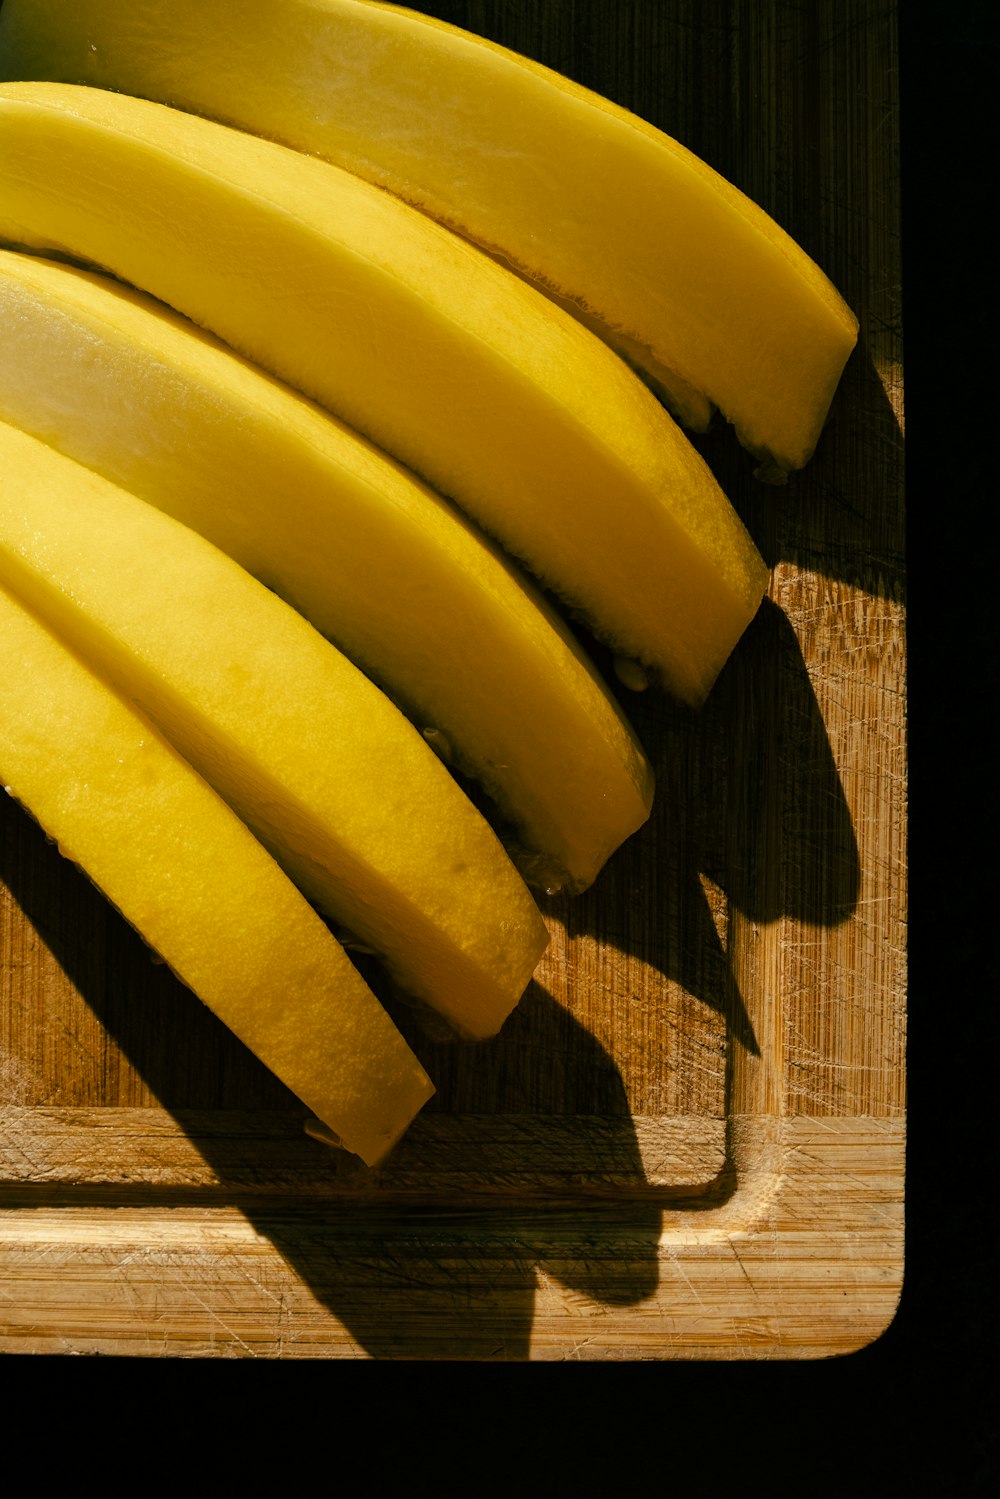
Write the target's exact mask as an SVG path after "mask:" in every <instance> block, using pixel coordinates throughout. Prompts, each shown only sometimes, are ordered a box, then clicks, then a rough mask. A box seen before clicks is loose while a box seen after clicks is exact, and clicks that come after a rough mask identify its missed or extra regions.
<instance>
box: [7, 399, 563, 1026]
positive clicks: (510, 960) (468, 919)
mask: <svg viewBox="0 0 1000 1499" xmlns="http://www.w3.org/2000/svg"><path fill="white" fill-rule="evenodd" d="M0 584H2V585H3V586H5V587H8V588H9V589H11V590H12V591H14V592H15V593H16V594H17V595H18V596H19V597H20V598H21V599H22V600H23V601H24V603H25V604H26V605H27V606H28V607H30V608H31V609H33V610H34V611H35V613H37V614H38V615H39V617H41V618H42V619H43V620H44V621H45V622H46V623H47V624H48V625H49V626H50V627H51V628H53V629H54V630H56V631H57V632H58V633H59V634H60V635H61V636H62V637H63V638H65V639H66V641H67V643H68V644H70V645H71V646H72V648H73V649H74V650H76V651H77V652H78V653H79V655H80V656H81V657H82V659H84V660H85V661H87V662H88V664H90V665H91V666H92V667H93V668H94V669H96V670H98V671H100V672H101V673H102V674H103V675H105V676H106V677H107V678H108V679H109V680H110V681H111V683H112V684H113V685H114V686H115V687H116V689H117V690H118V691H120V692H122V693H124V694H125V695H126V696H127V697H128V698H129V699H130V700H131V701H133V702H134V703H135V704H136V706H137V707H138V708H139V709H140V711H142V712H143V713H144V714H145V715H146V716H147V717H149V718H151V719H152V720H153V721H154V722H155V723H156V724H157V725H158V727H159V728H160V729H161V731H162V732H163V733H164V734H165V735H166V736H167V738H169V739H170V741H171V742H172V743H173V744H174V746H175V747H176V748H177V749H178V751H179V752H180V753H181V754H182V755H183V756H184V757H185V759H187V760H188V761H189V762H190V763H191V764H192V765H193V766H194V768H195V769H196V770H197V771H198V772H199V773H200V774H202V775H204V777H205V779H206V780H208V781H209V783H210V784H211V785H212V786H214V787H215V789H216V790H217V791H218V792H219V793H220V794H221V795H222V796H223V797H224V798H225V800H226V801H227V802H228V803H229V804H230V806H232V807H233V809H234V810H235V811H236V812H237V813H238V814H239V816H240V817H241V818H242V819H243V820H244V821H245V822H246V823H247V824H248V825H249V826H250V828H251V829H252V830H253V832H254V833H256V835H257V836H258V837H259V839H260V840H261V842H262V843H263V844H264V845H265V847H266V848H268V849H269V851H271V852H272V853H273V854H274V856H275V857H276V858H277V859H278V861H279V863H281V864H282V865H283V867H284V868H285V870H286V872H287V873H289V874H290V875H291V876H292V878H293V879H294V880H295V882H296V884H298V885H299V887H300V889H301V890H302V891H303V892H304V893H305V894H306V895H307V896H308V897H309V899H310V900H312V901H313V902H314V903H315V904H316V905H318V906H319V907H320V908H321V909H322V910H323V911H324V912H325V913H326V914H327V915H329V916H330V917H331V918H332V919H333V920H334V921H335V922H337V923H339V924H340V925H341V926H342V927H343V928H344V929H345V930H346V931H347V932H349V933H351V934H352V935H353V937H354V938H355V939H357V940H358V941H359V942H360V943H362V944H364V945H366V946H367V947H369V948H371V949H372V950H373V951H374V952H375V953H376V954H378V956H379V957H380V958H381V959H382V961H383V963H384V964H385V966H386V968H387V970H388V971H389V973H390V974H392V975H393V976H394V978H395V979H396V980H397V982H398V983H399V984H400V986H401V987H402V988H403V989H404V990H406V991H407V992H408V993H411V994H413V995H415V996H417V997H418V998H419V999H422V1000H424V1001H425V1002H426V1003H427V1004H429V1005H431V1006H433V1007H434V1008H435V1009H437V1010H439V1011H440V1012H441V1013H442V1014H444V1015H445V1016H446V1017H447V1018H448V1019H449V1020H450V1021H451V1022H452V1023H453V1024H454V1025H456V1026H457V1027H458V1028H459V1029H460V1030H462V1031H463V1032H465V1033H467V1034H469V1035H471V1036H477V1037H478V1036H488V1035H492V1034H494V1033H495V1032H496V1031H497V1030H498V1029H499V1027H500V1025H501V1024H502V1023H503V1020H504V1019H505V1018H506V1016H507V1015H508V1014H509V1012H510V1011H511V1010H512V1009H513V1007H514V1005H515V1004H516V1003H517V1001H518V999H519V998H520V996H521V994H522V993H523V991H524V989H525V988H526V986H527V984H528V982H529V980H530V978H531V974H532V972H533V970H534V968H535V965H536V963H537V962H538V959H539V957H540V956H541V953H542V951H543V950H544V948H545V946H546V943H547V937H548V934H547V932H546V929H545V925H544V923H543V921H542V919H541V916H540V915H539V912H538V910H537V908H536V907H535V905H534V902H533V901H532V899H531V897H530V895H529V894H528V891H527V890H526V888H525V886H524V885H523V883H522V881H521V880H520V879H519V877H518V875H517V874H516V872H515V870H514V869H513V867H512V865H511V864H510V862H509V860H508V859H507V858H506V856H505V854H504V852H503V850H502V848H501V847H500V845H499V843H498V842H497V840H496V838H495V836H494V834H493V833H492V831H491V830H490V828H489V827H488V826H487V824H486V823H485V821H484V820H483V819H482V817H481V816H480V815H479V813H478V812H476V811H475V809H474V808H473V806H472V804H471V802H469V800H468V799H467V798H466V797H465V796H464V794H463V793H462V792H461V791H460V790H459V789H458V787H457V786H456V784H455V782H454V781H453V780H452V779H451V777H450V776H449V774H448V772H447V771H446V770H445V769H444V767H443V766H442V765H441V763H440V762H439V761H438V759H437V758H436V756H435V755H434V753H433V751H432V750H431V749H430V748H429V747H428V746H427V744H426V743H425V742H424V741H423V739H422V738H421V736H420V735H419V734H418V733H417V732H416V730H415V729H414V728H412V726H411V725H410V724H408V723H407V721H406V720H405V719H404V718H403V716H402V715H401V714H400V713H399V711H398V710H397V709H396V708H395V707H394V706H393V705H392V704H391V703H390V702H389V701H388V699H387V698H386V697H384V696H383V694H382V693H381V692H379V691H378V690H377V689H376V688H375V687H374V686H373V685H372V684H371V683H370V682H369V681H368V680H367V678H366V677H364V676H363V675H362V674H361V672H360V671H358V670H357V668H355V667H354V666H352V665H351V664H350V662H348V661H347V660H346V658H345V657H343V656H342V655H341V654H340V653H339V652H338V651H337V650H335V649H334V647H333V646H331V645H329V644H328V643H327V642H326V641H325V640H323V639H322V637H321V636H320V635H318V634H317V632H316V631H315V630H314V629H313V628H312V627H311V626H310V625H308V624H307V623H306V622H305V620H303V619H302V618H301V616H300V615H298V614H297V613H295V611H294V610H292V609H290V608H289V607H288V606H287V605H285V604H284V603H282V602H281V601H280V600H279V599H278V598H276V597H275V595H274V594H272V593H270V592H269V591H268V590H267V589H266V588H264V587H262V585H261V584H259V583H257V582H256V581H255V580H254V579H253V578H251V577H250V575H249V574H248V573H246V572H245V571H244V570H243V569H242V568H240V567H239V566H238V565H237V564H236V563H234V562H232V561H231V560H230V559H229V558H228V557H226V556H224V555H223V554H222V553H221V552H219V551H218V550H217V549H216V548H215V547H213V546H211V545H210V544H209V543H208V542H206V541H205V540H204V539H203V538H202V537H200V536H197V535H196V534H195V533H194V532H193V531H191V530H189V529H188V528H187V527H185V526H182V525H180V524H179V523H178V522H177V521H174V520H172V519H171V518H170V517H168V516H166V515H164V514H162V513H161V512H160V511H158V510H156V509H154V508H153V507H152V506H150V505H147V504H145V503H144V502H142V501H140V500H137V499H135V498H134V497H133V496H132V495H129V494H127V493H126V492H125V491H124V490H121V489H118V488H117V487H116V486H113V485H111V484H109V483H108V482H107V481H106V480H104V479H102V478H100V477H99V476H97V475H96V474H94V473H92V472H91V471H90V470H89V469H86V468H83V467H82V466H81V465H79V464H77V463H74V462H72V461H71V460H70V459H68V458H65V457H63V456H62V455H61V454H59V453H57V452H55V451H54V450H53V449H52V448H50V447H47V446H46V445H45V444H43V443H41V442H39V441H37V440H36V439H35V438H33V437H30V436H28V435H27V434H25V433H23V432H20V431H17V430H16V429H14V428H13V427H10V426H7V425H5V424H0Z"/></svg>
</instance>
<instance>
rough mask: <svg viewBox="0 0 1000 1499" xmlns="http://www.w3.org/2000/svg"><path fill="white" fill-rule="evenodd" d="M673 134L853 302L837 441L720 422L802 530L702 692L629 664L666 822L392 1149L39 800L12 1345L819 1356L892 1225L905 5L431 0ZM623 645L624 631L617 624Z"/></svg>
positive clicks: (410, 1026)
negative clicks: (217, 1013) (372, 1167)
mask: <svg viewBox="0 0 1000 1499" xmlns="http://www.w3.org/2000/svg"><path fill="white" fill-rule="evenodd" d="M414 8H415V9H418V10H424V11H427V12H428V13H431V14H434V15H437V16H440V17H442V18H444V19H446V20H449V21H453V22H456V23H457V24H459V25H462V26H465V27H467V28H469V29H470V30H473V31H476V32H479V33H481V34H482V35H484V36H487V37H490V38H492V39H494V40H496V41H499V42H501V43H503V44H505V45H507V46H510V47H513V48H515V49H517V50H518V51H521V52H524V53H526V54H527V55H529V56H531V57H534V58H537V59H538V60H540V61H541V62H544V63H546V64H548V65H549V66H552V67H554V68H557V69H558V70H560V71H562V72H564V73H566V74H568V75H569V76H570V77H572V78H575V79H577V80H578V81H580V82H581V83H583V84H585V85H587V86H588V87H591V88H593V89H596V90H597V91H599V92H601V93H603V94H606V95H607V96H609V97H610V98H612V99H615V100H616V101H618V102H619V103H621V104H623V105H625V106H626V107H628V108H630V109H632V110H634V111H635V112H636V113H637V114H639V115H641V116H642V117H644V118H645V119H647V120H650V121H651V122H652V123H653V124H655V125H658V126H660V127H661V128H663V129H664V130H666V131H667V132H668V133H670V134H672V135H674V136H676V137H678V138H679V139H680V140H681V141H683V142H684V144H686V145H687V146H689V147H691V148H692V149H693V150H694V151H696V152H697V153H698V154H699V155H701V156H703V157H704V158H705V159H706V160H707V161H708V162H709V163H710V164H711V165H713V166H714V167H716V168H717V169H718V170H719V171H720V172H722V174H723V175H724V176H726V177H727V178H729V179H730V180H731V181H732V182H734V183H736V185H737V186H739V187H740V188H742V189H743V190H744V191H745V192H747V193H748V194H749V195H750V196H751V197H752V198H754V199H755V200H756V201H757V202H758V203H760V204H761V205H762V207H764V208H765V209H766V210H767V211H768V212H769V213H771V214H772V215H773V216H774V217H775V218H776V219H777V220H778V222H779V223H780V224H782V225H783V226H784V227H785V228H786V229H787V230H789V232H790V233H791V234H792V235H793V236H794V237H795V238H796V239H797V240H799V242H800V243H801V244H802V245H803V246H804V248H805V249H806V250H807V251H808V252H809V253H810V254H811V255H812V256H813V258H814V259H816V260H817V261H818V263H819V264H820V265H821V266H822V267H823V269H824V270H825V271H826V272H827V273H828V274H829V275H830V277H831V279H832V280H833V281H834V282H835V284H836V285H837V286H838V287H839V289H840V290H841V291H842V292H843V294H844V296H845V297H846V299H847V301H848V302H849V303H850V305H851V306H852V307H853V309H854V310H855V311H856V312H857V314H858V315H859V317H860V320H861V336H860V340H859V345H858V348H857V350H856V352H855V355H854V356H853V358H852V360H851V363H850V364H849V366H848V369H847V371H846V373H845V376H844V379H843V382H842V385H841V388H840V390H839V392H838V395H837V398H836V401H835V404H834V409H833V412H832V414H831V419H830V422H829V425H828V427H827V430H826V431H825V433H824V435H823V437H822V439H821V442H820V445H819V449H818V451H817V453H816V456H815V458H814V459H813V461H812V462H811V464H810V465H809V467H808V469H807V470H806V471H805V472H804V473H803V474H801V475H798V476H796V477H794V478H793V479H792V481H791V482H790V483H789V484H788V485H787V486H785V487H784V488H773V487H766V486H762V485H760V484H759V483H757V482H756V481H755V480H754V479H753V477H752V468H753V465H752V462H751V461H750V460H749V459H748V457H747V455H746V454H745V453H743V452H742V451H741V450H740V449H739V448H738V446H737V445H736V443H735V441H734V439H733V436H732V433H731V432H730V431H729V430H727V429H725V428H722V429H718V430H716V429H713V431H711V432H710V433H709V434H708V435H707V436H706V437H704V438H699V439H698V440H697V441H698V446H699V448H700V449H701V451H702V452H703V453H704V455H705V457H706V458H707V460H708V461H709V463H710V464H711V465H712V467H713V469H714V470H715V472H716V474H717V475H718V477H719V479H720V482H721V483H722V485H723V487H724V488H725V490H726V491H727V493H728V494H729V496H730V498H731V499H732V501H733V503H734V504H735V506H736V507H737V509H738V510H739V512H740V514H741V515H742V516H743V518H744V519H745V521H746V523H747V525H748V526H749V528H750V530H751V532H752V534H753V536H754V538H755V540H756V541H757V544H758V546H759V547H760V549H761V551H762V553H763V554H764V556H765V558H766V560H767V562H768V563H769V565H770V567H771V569H772V573H771V584H770V588H769V592H768V596H767V598H766V600H765V602H764V604H763V606H762V608H761V610H760V613H759V615H758V617H757V619H756V620H755V622H754V623H753V625H752V626H751V628H750V630H749V631H748V633H747V635H746V636H745V638H744V639H743V641H742V642H741V643H740V645H739V647H738V649H737V651H736V652H735V654H734V656H733V658H732V660H731V661H730V663H729V664H728V666H727V667H726V669H725V671H724V673H723V675H722V677H721V679H720V681H719V683H718V685H717V687H716V689H715V691H714V692H713V694H712V696H711V698H710V699H709V702H708V704H707V705H706V707H705V709H704V710H703V711H702V713H701V714H699V715H697V716H696V715H693V714H691V713H690V712H688V711H686V710H682V709H679V708H678V707H677V706H675V705H673V704H671V703H670V702H668V701H667V700H666V699H665V698H664V697H663V696H660V695H657V694H653V693H647V694H644V695H642V696H641V697H635V698H631V697H630V698H629V701H628V704H627V707H628V709H629V711H630V714H631V716H632V717H633V721H634V722H635V724H636V727H637V729H638V731H639V733H640V736H641V737H642V739H643V741H644V743H645V745H646V747H647V750H648V751H649V753H650V756H651V758H652V760H653V762H654V765H655V768H656V772H657V777H658V795H657V802H656V808H655V810H654V815H653V817H652V819H651V821H650V823H649V825H648V826H647V827H646V828H645V829H644V830H643V831H642V832H641V833H640V834H639V835H637V836H636V837H635V838H633V839H632V840H631V841H630V843H629V844H628V845H627V846H626V847H625V848H624V849H623V850H622V851H621V852H620V853H619V854H618V855H617V856H616V857H615V858H614V859H613V861H612V862H611V864H610V865H609V866H608V868H607V869H606V870H605V872H604V873H603V875H602V876H601V877H600V879H599V880H598V882H597V884H596V885H595V887H594V888H593V889H592V890H591V891H589V892H588V893H587V894H585V895H584V896H581V897H578V898H576V899H575V900H567V899H555V900H551V901H549V902H547V903H546V905H545V907H544V911H545V915H546V918H547V920H548V922H549V926H550V930H551V933H552V942H551V947H550V950H549V952H548V954H547V955H546V957H545V959H544V961H543V963H542V965H541V966H540V968H539V970H538V972H537V975H536V979H535V982H534V983H533V984H532V986H531V988H530V990H529V991H528V993H527V995H526V996H525V998H524V1000H523V1001H522V1003H521V1005H520V1007H519V1009H518V1010H517V1012H516V1013H515V1015H514V1016H513V1017H512V1018H511V1020H510V1021H509V1022H508V1024H507V1026H506V1027H505V1029H504V1031H503V1033H502V1034H501V1036H500V1037H499V1038H497V1040H496V1041H494V1042H490V1043H488V1044H485V1045H479V1046H468V1045H462V1044H459V1043H454V1042H447V1041H444V1040H438V1039H434V1038H431V1037H428V1036H426V1035H425V1034H424V1033H423V1032H422V1030H421V1029H420V1027H419V1025H418V1024H417V1022H416V1020H415V1018H413V1017H411V1016H410V1015H408V1014H407V1013H406V1012H405V1011H404V1010H398V1014H399V1018H400V1023H401V1025H402V1026H403V1028H404V1029H405V1030H406V1033H407V1035H408V1037H409V1038H410V1039H411V1042H412V1044H413V1045H414V1046H415V1048H416V1049H417V1050H418V1052H419V1054H420V1056H421V1058H422V1060H423V1061H424V1062H425V1065H426V1066H427V1067H428V1069H429V1070H430V1072H431V1073H432V1075H433V1076H434V1077H435V1079H436V1081H437V1083H438V1087H439V1092H438V1095H437V1097H436V1098H435V1099H434V1100H433V1101H432V1104H431V1105H430V1106H429V1108H428V1110H427V1111H426V1113H425V1114H424V1115H423V1116H422V1117H421V1118H420V1119H419V1120H418V1121H417V1123H416V1124H415V1125H414V1127H413V1129H412V1131H411V1133H410V1135H409V1137H408V1138H407V1140H406V1141H404V1143H403V1145H402V1146H401V1147H400V1149H399V1151H398V1152H397V1153H396V1155H394V1157H393V1158H392V1159H391V1160H390V1162H389V1163H388V1164H387V1165H386V1167H385V1168H384V1169H383V1170H382V1171H381V1172H378V1173H371V1172H368V1171H366V1170H365V1169H364V1168H363V1167H361V1166H360V1164H358V1163H356V1162H353V1161H352V1160H350V1159H348V1158H346V1157H344V1156H342V1155H339V1154H337V1153H336V1152H333V1151H330V1150H329V1149H327V1148H326V1147H325V1146H323V1145H321V1144H318V1143H316V1142H315V1141H313V1140H311V1139H309V1138H308V1137H307V1136H306V1135H305V1134H304V1132H303V1113H302V1109H301V1107H300V1106H299V1105H298V1104H297V1102H296V1100H295V1099H294V1098H292V1097H291V1095H290V1094H288V1093H287V1091H286V1090H285V1089H284V1088H283V1087H282V1086H281V1085H280V1084H279V1083H277V1082H276V1081H275V1079H274V1078H273V1077H271V1076H270V1075H269V1074H268V1073H267V1072H266V1071H265V1070H264V1069H263V1068H262V1067H260V1065H259V1064H258V1063H257V1062H256V1061H255V1060H254V1058H253V1057H251V1056H250V1055H249V1054H248V1053H247V1052H245V1051H244V1050H243V1049H242V1048H241V1047H240V1046H239V1045H238V1043H236V1042H235V1041H234V1040H233V1038H232V1037H231V1036H230V1035H229V1033H228V1032H226V1031H225V1029H224V1028H223V1027H221V1026H220V1025H219V1024H218V1023H217V1022H215V1021H214V1019H213V1017H212V1016H211V1015H209V1014H208V1013H207V1011H205V1010H204V1008H203V1007H202V1006H201V1005H200V1004H199V1003H198V1002H197V1001H196V1000H195V999H194V998H193V996H191V995H190V994H189V993H188V992H187V991H185V990H184V989H182V988H181V986H180V985H179V984H178V983H177V982H176V981H175V980H174V979H173V977H172V976H171V975H170V973H169V972H168V971H167V970H166V969H165V968H164V967H162V966H158V965H156V964H154V963H153V962H152V961H151V959H150V955H149V953H148V951H147V949H145V948H144V947H143V945H142V943H141V942H140V941H139V939H138V938H137V937H136V936H135V935H134V934H133V933H131V932H130V931H129V930H128V929H127V928H126V927H125V926H124V924H123V923H122V922H121V920H120V919H119V918H118V916H117V915H116V914H115V913H114V912H113V911H112V910H110V908H108V907H107V906H106V904H105V903H104V902H103V901H102V899H101V898H100V897H99V896H98V895H97V894H96V892H95V891H94V890H93V889H92V888H91V887H90V886H89V885H88V884H87V882H86V880H85V879H84V878H83V877H82V876H81V875H80V874H79V873H78V872H77V871H76V870H74V869H72V868H71V867H69V866H68V865H67V864H66V863H65V861H63V860H61V859H60V857H59V854H58V851H57V850H56V849H55V848H54V847H53V846H51V845H50V844H48V843H47V841H46V839H45V837H44V835H43V834H42V833H41V832H40V831H39V829H38V828H37V827H35V826H34V825H33V824H32V823H31V822H30V820H29V819H28V818H27V817H26V816H25V815H24V813H23V812H21V811H20V810H19V809H18V808H17V807H16V806H15V805H14V804H12V803H11V802H10V801H9V800H8V799H4V800H3V803H2V804H0V1350H6V1351H22V1352H58V1351H63V1352H68V1353H81V1352H83V1353H87V1352H90V1353H96V1352H102V1353H132V1354H136V1353H138V1354H143V1355H151V1356H152V1355H157V1356H158V1355H175V1354H188V1355H191V1354H194V1355H198V1356H210V1355H222V1354H225V1355H234V1354H235V1355H248V1356H249V1355H257V1356H266V1357H274V1358H277V1357H281V1358H288V1357H292V1358H305V1357H328V1358H340V1357H379V1358H413V1357H424V1358H426V1357H434V1358H441V1359H508V1360H510V1359H544V1360H551V1359H605V1360H624V1359H651V1358H652V1359H663V1358H715V1359H719V1358H730V1359H732V1358H766V1357H774V1356H785V1357H787V1356H796V1357H806V1356H819V1355H823V1354H829V1353H834V1352H843V1351H846V1350H849V1349H851V1348H856V1347H859V1346H861V1345H863V1344H865V1343H867V1342H869V1341H870V1340H871V1339H873V1338H874V1337H876V1336H878V1334H879V1333H880V1332H881V1331H882V1330H883V1329H884V1327H885V1326H886V1325H887V1323H888V1322H889V1321H890V1320H891V1317H892V1314H893V1310H894V1307H895V1304H896V1299H897V1297H898V1293H899V1288H900V1284H901V1279H902V1266H903V1143H904V1118H905V1095H904V1066H903V1062H904V1035H905V952H906V949H905V922H906V900H905V885H906V881H905V830H906V749H905V744H906V740H905V733H906V712H905V627H904V619H905V616H904V523H903V456H902V454H903V448H902V443H903V438H902V347H901V330H900V300H899V299H900V293H899V243H898V231H899V201H898V199H899V163H898V128H897V126H898V121H897V75H896V29H895V6H894V4H892V3H889V0H846V3H842V0H810V3H808V4H802V3H801V0H759V3H751V0H649V3H639V0H636V3H616V4H612V3H610V0H552V3H546V4H545V5H526V4H514V3H501V0H479V3H474V0H468V3H454V4H447V5H445V4H440V5H417V6H415V7H414ZM596 654H597V656H598V659H599V660H600V661H602V663H603V657H602V656H601V653H600V652H599V651H598V652H597V653H596Z"/></svg>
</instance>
